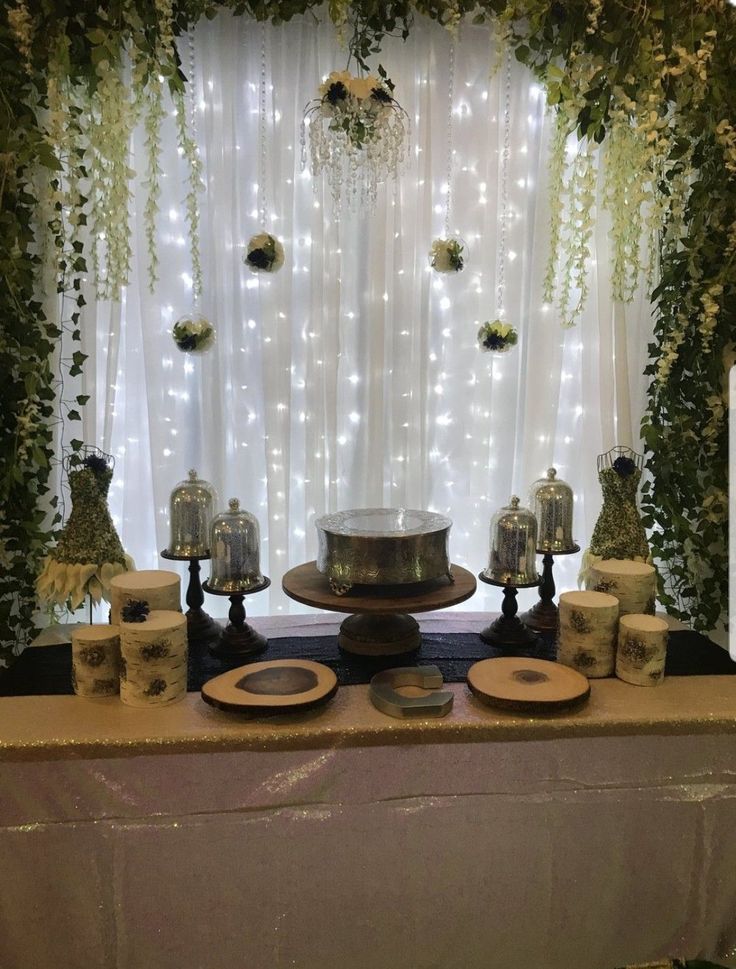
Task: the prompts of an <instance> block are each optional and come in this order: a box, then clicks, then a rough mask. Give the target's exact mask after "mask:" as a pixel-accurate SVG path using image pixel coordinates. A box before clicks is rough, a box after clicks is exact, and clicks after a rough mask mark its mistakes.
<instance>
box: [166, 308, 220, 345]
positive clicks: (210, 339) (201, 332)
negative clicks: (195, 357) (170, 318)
mask: <svg viewBox="0 0 736 969" xmlns="http://www.w3.org/2000/svg"><path fill="white" fill-rule="evenodd" d="M171 335H172V336H173V338H174V343H175V344H176V345H177V347H178V348H179V349H180V350H181V351H182V352H183V353H203V352H204V351H205V350H208V349H209V348H210V347H211V346H212V344H213V343H214V342H215V328H214V326H213V325H212V324H211V323H210V321H209V320H206V319H205V318H204V317H203V316H182V317H181V318H180V319H178V320H177V321H176V323H174V329H173V330H172V331H171Z"/></svg>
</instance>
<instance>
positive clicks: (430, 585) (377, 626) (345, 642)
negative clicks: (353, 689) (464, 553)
mask: <svg viewBox="0 0 736 969" xmlns="http://www.w3.org/2000/svg"><path fill="white" fill-rule="evenodd" d="M452 571H453V575H454V577H455V581H454V583H451V582H450V581H449V580H448V579H446V578H444V577H443V578H441V579H437V580H436V581H434V582H423V583H421V584H418V585H409V586H403V587H402V586H396V585H394V586H367V585H363V586H353V589H352V590H351V592H350V593H349V594H348V595H345V596H338V595H335V593H334V592H333V591H332V589H331V588H330V583H329V580H328V579H327V577H326V576H324V575H322V573H321V572H318V571H317V563H316V562H307V563H306V564H305V565H298V566H297V567H296V568H294V569H290V570H289V571H288V572H287V573H286V575H285V576H284V579H283V583H282V584H283V589H284V592H285V593H286V594H287V596H289V598H291V599H295V600H296V601H297V602H303V603H304V604H305V605H307V606H314V607H315V608H317V609H327V610H328V611H329V612H349V613H352V615H350V616H348V618H347V619H346V620H345V621H344V622H343V624H342V625H341V626H340V634H339V636H338V639H337V641H338V644H339V646H340V648H341V649H344V650H345V651H346V652H348V653H358V654H360V655H362V656H394V655H397V654H399V653H410V652H413V651H414V650H417V649H419V647H420V646H421V643H422V637H421V633H420V631H419V623H418V622H417V621H416V619H414V618H413V616H412V615H410V613H415V612H429V611H430V610H432V609H445V608H447V607H448V606H454V605H457V603H458V602H464V601H465V599H469V598H470V597H471V596H472V595H473V593H474V592H475V589H476V582H475V578H474V576H473V575H472V573H470V572H468V571H467V570H466V569H462V568H460V567H459V566H458V565H453V566H452Z"/></svg>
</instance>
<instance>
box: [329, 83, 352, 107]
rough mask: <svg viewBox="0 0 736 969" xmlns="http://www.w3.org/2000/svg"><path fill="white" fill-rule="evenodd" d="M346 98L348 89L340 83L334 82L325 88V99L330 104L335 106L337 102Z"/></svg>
mask: <svg viewBox="0 0 736 969" xmlns="http://www.w3.org/2000/svg"><path fill="white" fill-rule="evenodd" d="M347 96H348V89H347V88H346V87H345V85H344V84H343V83H342V81H335V83H334V84H330V86H329V87H328V88H327V94H325V97H326V98H327V100H328V101H329V102H330V104H337V102H338V101H344V100H345V99H346V98H347Z"/></svg>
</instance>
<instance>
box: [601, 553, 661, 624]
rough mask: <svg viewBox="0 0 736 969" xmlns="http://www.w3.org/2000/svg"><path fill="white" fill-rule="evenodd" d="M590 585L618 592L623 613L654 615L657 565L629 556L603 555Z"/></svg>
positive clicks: (613, 592) (616, 594)
mask: <svg viewBox="0 0 736 969" xmlns="http://www.w3.org/2000/svg"><path fill="white" fill-rule="evenodd" d="M586 587H587V588H588V589H592V590H594V591H595V592H608V593H610V595H612V596H616V598H617V599H618V601H619V604H620V615H622V616H628V615H629V614H631V613H636V614H641V613H647V614H648V615H652V616H653V615H654V609H655V597H656V592H657V573H656V572H655V569H654V566H653V565H648V564H647V563H646V562H635V561H633V560H631V561H629V560H627V559H603V560H602V561H600V562H597V563H596V564H595V565H594V566H592V568H591V570H590V576H589V578H588V580H587V582H586Z"/></svg>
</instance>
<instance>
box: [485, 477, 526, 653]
mask: <svg viewBox="0 0 736 969" xmlns="http://www.w3.org/2000/svg"><path fill="white" fill-rule="evenodd" d="M536 552H537V520H536V518H535V517H534V515H533V513H532V512H531V511H530V510H529V509H528V508H523V507H522V506H521V505H520V503H519V499H518V498H517V497H516V495H513V496H512V498H511V500H510V502H509V504H508V505H505V506H504V507H503V508H501V509H500V510H499V511H497V512H496V514H495V515H494V516H493V518H492V519H491V534H490V552H489V561H488V567H487V568H486V569H484V571H483V572H481V573H480V575H479V576H478V578H479V579H480V580H481V582H485V583H487V584H488V585H495V586H498V587H500V588H502V589H503V604H502V606H501V615H500V616H499V617H498V619H496V620H494V622H492V623H491V624H490V626H487V627H486V628H485V629H484V630H483V632H482V633H481V634H480V638H481V639H482V640H483V642H484V643H489V644H490V645H491V646H497V647H499V648H501V649H507V650H508V649H516V648H522V649H528V648H529V647H530V646H533V645H534V644H535V643H536V642H537V636H536V633H535V632H533V631H532V630H531V629H530V628H529V627H528V626H527V625H526V624H525V623H524V622H522V620H521V619H520V618H519V617H518V616H517V611H518V605H517V603H516V593H517V589H531V588H533V587H534V586H536V585H538V584H539V575H538V574H537V566H536V558H535V556H536Z"/></svg>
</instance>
